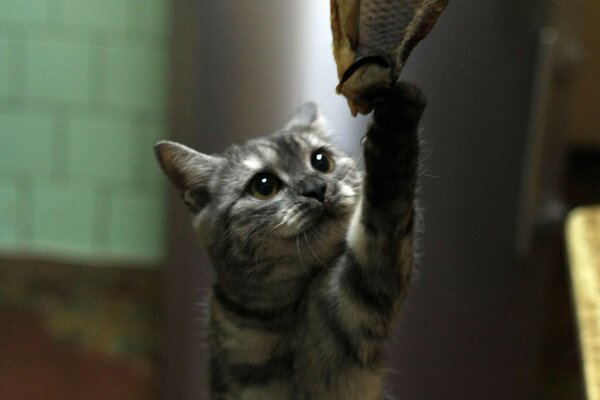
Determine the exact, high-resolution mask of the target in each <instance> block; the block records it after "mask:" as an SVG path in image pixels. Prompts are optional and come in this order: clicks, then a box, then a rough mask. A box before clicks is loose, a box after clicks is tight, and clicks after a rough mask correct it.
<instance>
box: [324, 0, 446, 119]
mask: <svg viewBox="0 0 600 400" xmlns="http://www.w3.org/2000/svg"><path fill="white" fill-rule="evenodd" d="M447 4H448V0H331V30H332V33H333V54H334V57H335V61H336V64H337V70H338V77H339V79H340V83H339V84H338V86H337V92H338V93H341V94H343V95H344V96H345V97H346V99H347V100H348V104H349V106H350V110H351V112H352V115H356V114H357V113H361V114H367V113H369V112H370V111H371V106H370V102H369V101H367V100H366V99H368V96H369V93H372V92H373V91H375V90H378V89H380V88H384V87H389V86H390V85H391V84H392V83H393V82H395V81H396V79H398V76H399V75H400V72H401V71H402V68H403V67H404V64H405V62H406V60H407V58H408V56H409V55H410V53H411V51H412V50H413V49H414V48H415V46H416V45H417V44H418V43H419V42H420V41H421V39H423V38H424V37H425V36H427V34H428V33H429V32H430V31H431V29H432V28H433V25H434V24H435V22H436V21H437V19H438V17H439V16H440V14H441V13H442V11H444V9H445V7H446V5H447Z"/></svg>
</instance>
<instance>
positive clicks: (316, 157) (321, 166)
mask: <svg viewBox="0 0 600 400" xmlns="http://www.w3.org/2000/svg"><path fill="white" fill-rule="evenodd" d="M310 165H312V167H313V168H314V169H316V170H317V171H321V172H331V171H332V170H333V166H334V164H333V158H332V157H331V155H330V154H329V153H328V152H327V151H326V150H324V149H318V150H315V151H314V152H313V153H312V155H311V156H310Z"/></svg>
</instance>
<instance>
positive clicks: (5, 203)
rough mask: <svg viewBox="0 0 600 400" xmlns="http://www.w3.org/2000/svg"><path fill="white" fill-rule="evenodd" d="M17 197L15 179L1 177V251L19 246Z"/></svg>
mask: <svg viewBox="0 0 600 400" xmlns="http://www.w3.org/2000/svg"><path fill="white" fill-rule="evenodd" d="M17 196H18V190H17V186H16V185H15V182H14V179H7V178H5V177H1V176H0V249H2V248H10V247H15V246H16V245H17V236H18V235H17V201H18V198H17Z"/></svg>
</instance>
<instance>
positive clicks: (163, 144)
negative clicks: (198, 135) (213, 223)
mask: <svg viewBox="0 0 600 400" xmlns="http://www.w3.org/2000/svg"><path fill="white" fill-rule="evenodd" d="M154 151H155V153H156V158H157V159H158V162H159V164H160V166H161V168H162V170H163V171H164V173H165V175H167V177H168V178H169V179H170V180H171V182H172V183H173V184H174V185H175V186H176V187H177V189H179V190H180V191H181V194H182V198H183V200H184V201H185V202H186V204H187V205H188V206H189V207H190V208H192V209H193V210H196V211H198V210H200V209H201V208H202V207H204V206H205V205H206V203H208V201H209V200H210V190H209V186H210V182H211V180H212V179H213V177H214V173H215V171H216V170H217V168H218V166H219V165H221V163H222V162H223V159H222V158H221V157H218V156H211V155H208V154H203V153H200V152H197V151H196V150H194V149H191V148H189V147H187V146H184V145H182V144H179V143H175V142H170V141H168V140H162V141H160V142H157V143H156V144H155V145H154Z"/></svg>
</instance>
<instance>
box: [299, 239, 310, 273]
mask: <svg viewBox="0 0 600 400" xmlns="http://www.w3.org/2000/svg"><path fill="white" fill-rule="evenodd" d="M296 250H297V252H298V258H299V259H300V264H301V265H302V268H304V271H306V275H308V277H309V278H310V279H312V276H311V275H310V271H309V270H308V269H307V268H306V264H304V260H303V259H302V252H301V251H300V236H296Z"/></svg>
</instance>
